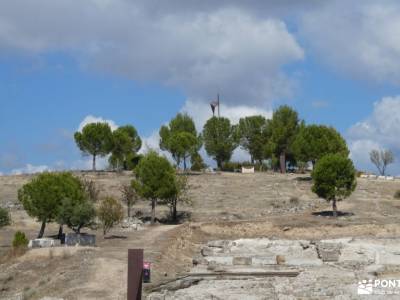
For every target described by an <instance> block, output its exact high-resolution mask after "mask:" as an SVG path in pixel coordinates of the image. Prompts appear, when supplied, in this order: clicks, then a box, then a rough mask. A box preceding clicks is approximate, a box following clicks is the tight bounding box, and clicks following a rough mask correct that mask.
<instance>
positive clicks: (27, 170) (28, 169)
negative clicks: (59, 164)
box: [10, 164, 51, 175]
mask: <svg viewBox="0 0 400 300" xmlns="http://www.w3.org/2000/svg"><path fill="white" fill-rule="evenodd" d="M45 171H51V169H50V167H49V166H46V165H39V166H34V165H31V164H27V165H25V166H24V167H22V168H18V169H13V170H11V172H10V173H11V174H12V175H21V174H34V173H43V172H45Z"/></svg>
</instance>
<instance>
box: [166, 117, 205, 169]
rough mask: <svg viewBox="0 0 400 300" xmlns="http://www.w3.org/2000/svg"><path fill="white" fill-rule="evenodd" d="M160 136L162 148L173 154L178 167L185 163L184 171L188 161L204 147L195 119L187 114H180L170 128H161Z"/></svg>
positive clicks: (170, 124)
mask: <svg viewBox="0 0 400 300" xmlns="http://www.w3.org/2000/svg"><path fill="white" fill-rule="evenodd" d="M159 135H160V148H161V149H162V150H166V151H168V152H170V153H171V155H172V157H173V159H174V160H175V162H176V164H177V166H179V165H180V164H181V162H183V165H184V169H186V163H187V159H188V158H189V157H191V156H192V155H193V154H194V153H197V151H198V150H199V149H200V147H201V145H202V143H201V137H200V136H199V135H198V134H197V131H196V127H195V125H194V122H193V119H192V118H191V117H190V116H188V115H187V114H182V113H178V114H177V115H176V116H175V118H173V119H172V120H171V121H170V122H169V124H168V126H162V127H161V128H160V131H159Z"/></svg>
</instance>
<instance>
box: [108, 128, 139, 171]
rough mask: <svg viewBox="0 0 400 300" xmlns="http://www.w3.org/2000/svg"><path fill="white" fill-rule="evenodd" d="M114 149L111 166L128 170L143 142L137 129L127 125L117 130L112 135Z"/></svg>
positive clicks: (110, 159) (110, 160)
mask: <svg viewBox="0 0 400 300" xmlns="http://www.w3.org/2000/svg"><path fill="white" fill-rule="evenodd" d="M112 137H113V147H112V151H111V156H110V158H109V163H110V165H111V166H112V167H113V168H115V169H119V170H120V169H123V170H128V167H129V166H130V165H131V164H130V161H131V160H132V158H133V157H135V156H136V155H137V152H138V151H139V149H140V147H141V146H142V140H141V139H140V137H139V135H138V133H137V131H136V129H135V127H133V126H131V125H126V126H122V127H119V128H117V129H116V130H114V132H113V133H112Z"/></svg>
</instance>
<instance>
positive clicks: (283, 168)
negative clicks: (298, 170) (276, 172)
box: [279, 152, 286, 174]
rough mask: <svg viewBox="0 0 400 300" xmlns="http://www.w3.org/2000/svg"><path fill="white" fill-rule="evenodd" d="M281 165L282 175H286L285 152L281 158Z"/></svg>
mask: <svg viewBox="0 0 400 300" xmlns="http://www.w3.org/2000/svg"><path fill="white" fill-rule="evenodd" d="M279 163H280V166H281V173H282V174H284V173H286V155H285V152H282V153H281V155H280V156H279Z"/></svg>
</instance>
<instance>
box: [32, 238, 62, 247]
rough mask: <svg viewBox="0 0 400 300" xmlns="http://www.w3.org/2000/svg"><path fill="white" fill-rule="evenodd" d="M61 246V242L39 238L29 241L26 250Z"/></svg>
mask: <svg viewBox="0 0 400 300" xmlns="http://www.w3.org/2000/svg"><path fill="white" fill-rule="evenodd" d="M57 246H61V241H60V240H56V239H50V238H41V239H34V240H30V241H29V244H28V248H49V247H57Z"/></svg>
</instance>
